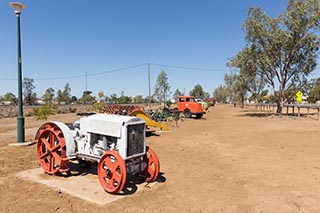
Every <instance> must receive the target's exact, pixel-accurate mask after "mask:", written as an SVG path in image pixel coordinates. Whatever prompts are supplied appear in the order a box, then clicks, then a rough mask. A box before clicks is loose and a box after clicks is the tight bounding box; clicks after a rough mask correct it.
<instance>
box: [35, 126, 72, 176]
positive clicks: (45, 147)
mask: <svg viewBox="0 0 320 213" xmlns="http://www.w3.org/2000/svg"><path fill="white" fill-rule="evenodd" d="M37 155H38V161H39V164H40V166H41V167H42V168H43V170H44V171H45V172H46V173H48V174H54V175H57V174H60V173H61V172H65V171H67V170H68V163H69V159H68V158H67V156H66V141H65V137H64V134H63V132H62V130H61V129H60V128H59V126H58V125H56V124H55V123H46V124H45V125H43V126H42V129H41V130H39V135H38V136H37Z"/></svg>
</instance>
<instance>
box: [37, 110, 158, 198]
mask: <svg viewBox="0 0 320 213" xmlns="http://www.w3.org/2000/svg"><path fill="white" fill-rule="evenodd" d="M145 126H146V122H145V121H144V120H143V119H142V118H138V117H134V116H122V115H109V114H94V115H88V116H84V117H81V118H80V119H79V120H78V121H76V122H74V123H73V124H65V123H62V122H47V123H44V124H43V125H42V126H41V127H40V128H39V129H38V132H37V134H36V141H37V154H38V161H39V163H40V166H41V167H42V168H43V170H44V171H45V172H46V173H48V174H53V175H58V174H62V173H63V172H67V171H68V169H69V168H68V164H69V161H73V160H78V162H79V163H83V162H85V163H87V162H91V163H95V164H97V173H98V178H99V181H100V183H101V185H102V187H103V189H104V190H105V191H107V192H109V193H112V194H116V193H118V192H120V191H121V190H122V189H123V187H124V185H125V183H126V178H127V174H133V175H139V176H140V177H141V178H143V180H144V181H147V182H153V181H155V180H156V179H157V177H158V174H159V170H160V163H159V159H158V157H157V155H156V153H155V152H154V151H153V150H152V149H151V148H150V147H148V146H146V141H145V131H146V130H145V128H146V127H145Z"/></svg>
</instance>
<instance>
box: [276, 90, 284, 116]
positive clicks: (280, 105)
mask: <svg viewBox="0 0 320 213" xmlns="http://www.w3.org/2000/svg"><path fill="white" fill-rule="evenodd" d="M283 96H284V91H283V90H280V91H279V97H278V102H277V114H281V113H282V107H283Z"/></svg>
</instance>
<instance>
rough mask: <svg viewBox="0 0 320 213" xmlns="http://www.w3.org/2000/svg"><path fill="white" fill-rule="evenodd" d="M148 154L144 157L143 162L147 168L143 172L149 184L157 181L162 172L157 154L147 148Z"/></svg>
mask: <svg viewBox="0 0 320 213" xmlns="http://www.w3.org/2000/svg"><path fill="white" fill-rule="evenodd" d="M146 149H147V150H146V154H145V155H144V156H143V161H144V162H145V163H146V164H147V167H146V168H145V169H144V170H143V171H142V173H141V174H142V177H143V178H145V181H147V182H154V181H155V180H157V178H158V175H159V171H160V162H159V159H158V157H157V155H156V153H155V152H154V151H153V150H152V149H151V148H150V147H148V146H147V147H146Z"/></svg>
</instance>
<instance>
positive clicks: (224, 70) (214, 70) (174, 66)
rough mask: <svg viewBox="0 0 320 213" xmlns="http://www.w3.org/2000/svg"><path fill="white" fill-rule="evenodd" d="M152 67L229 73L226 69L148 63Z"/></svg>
mask: <svg viewBox="0 0 320 213" xmlns="http://www.w3.org/2000/svg"><path fill="white" fill-rule="evenodd" d="M150 64H151V65H154V66H161V67H170V68H176V69H185V70H198V71H207V72H229V70H227V69H208V68H196V67H185V66H177V65H168V64H156V63H150Z"/></svg>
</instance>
